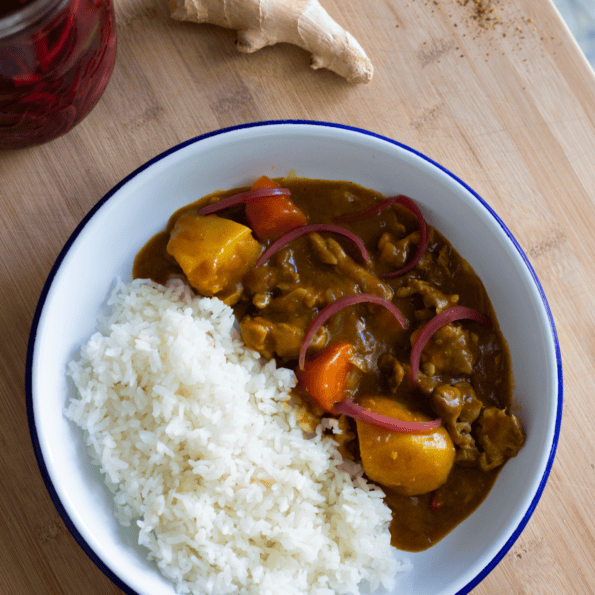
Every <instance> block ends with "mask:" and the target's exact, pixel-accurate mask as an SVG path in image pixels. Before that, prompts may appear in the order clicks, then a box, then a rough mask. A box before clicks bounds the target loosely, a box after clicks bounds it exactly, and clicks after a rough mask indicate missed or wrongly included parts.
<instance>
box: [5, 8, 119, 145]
mask: <svg viewBox="0 0 595 595" xmlns="http://www.w3.org/2000/svg"><path fill="white" fill-rule="evenodd" d="M115 57H116V27H115V21H114V9H113V5H112V0H0V149H16V148H19V147H27V146H31V145H38V144H40V143H44V142H47V141H50V140H52V139H54V138H56V137H58V136H60V135H62V134H64V133H66V132H68V131H69V130H70V129H71V128H72V127H73V126H75V125H76V124H78V123H79V122H80V121H81V120H82V119H83V118H84V117H85V116H86V115H87V114H88V113H89V112H90V111H91V110H92V109H93V107H94V106H95V104H96V103H97V101H98V100H99V98H100V97H101V94H102V93H103V90H104V89H105V87H106V85H107V83H108V81H109V78H110V76H111V73H112V70H113V67H114V61H115Z"/></svg>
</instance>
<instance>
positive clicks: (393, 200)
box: [335, 194, 430, 279]
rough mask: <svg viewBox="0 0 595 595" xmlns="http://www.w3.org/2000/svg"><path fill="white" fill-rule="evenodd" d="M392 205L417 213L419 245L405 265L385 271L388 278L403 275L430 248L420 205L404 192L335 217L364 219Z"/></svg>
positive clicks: (342, 219)
mask: <svg viewBox="0 0 595 595" xmlns="http://www.w3.org/2000/svg"><path fill="white" fill-rule="evenodd" d="M391 205H402V206H404V207H405V208H406V209H408V210H410V211H411V212H412V213H413V214H414V215H415V217H416V218H417V222H418V224H419V244H418V246H417V250H416V252H415V255H414V256H413V258H412V259H411V260H410V261H409V262H408V263H407V264H406V265H405V266H404V267H402V268H400V269H399V270H397V271H393V272H392V273H385V274H384V275H382V276H383V277H385V278H387V279H389V278H391V277H398V276H399V275H403V274H404V273H406V272H407V271H410V270H411V269H412V268H413V267H414V266H415V265H416V264H417V263H418V262H419V261H420V260H421V257H422V256H423V255H424V253H425V251H426V250H427V249H428V243H429V241H430V234H429V232H428V224H427V223H426V220H425V219H424V216H423V214H422V212H421V211H420V210H419V207H418V206H417V205H416V204H415V203H414V202H413V201H412V200H411V199H410V198H409V197H408V196H405V195H404V194H399V195H398V196H391V197H390V198H387V199H386V200H383V201H382V202H379V203H377V204H375V205H372V206H371V207H368V208H367V209H363V210H361V211H357V212H355V213H348V214H346V215H341V216H339V217H335V221H340V222H344V223H348V222H352V221H362V220H363V219H368V218H369V217H373V216H374V215H378V213H381V212H382V211H384V210H385V209H388V208H389V207H390V206H391Z"/></svg>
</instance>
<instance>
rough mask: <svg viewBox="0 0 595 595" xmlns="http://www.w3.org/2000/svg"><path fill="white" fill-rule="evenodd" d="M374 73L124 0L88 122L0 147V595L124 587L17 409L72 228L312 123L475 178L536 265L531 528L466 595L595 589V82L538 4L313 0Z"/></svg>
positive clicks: (552, 16)
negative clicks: (243, 127) (244, 139)
mask: <svg viewBox="0 0 595 595" xmlns="http://www.w3.org/2000/svg"><path fill="white" fill-rule="evenodd" d="M322 3H323V5H324V6H325V8H326V9H327V10H328V12H329V13H330V14H331V15H332V16H333V17H334V18H335V19H336V20H337V21H338V22H339V23H340V24H341V25H343V26H344V27H345V28H346V29H348V30H349V31H350V32H351V33H352V34H353V35H354V36H355V38H356V39H357V40H358V41H359V42H360V43H361V45H362V46H363V47H364V49H365V50H366V52H367V53H368V55H369V56H370V58H371V60H372V62H373V64H374V67H375V73H374V78H373V80H372V82H371V83H370V84H368V85H350V84H348V83H346V82H345V81H343V80H342V79H341V78H340V77H338V76H337V75H335V74H333V73H331V72H329V71H322V70H321V71H313V70H311V69H310V68H309V57H308V54H307V53H306V52H305V51H303V50H300V49H298V48H296V47H294V46H289V45H287V44H280V45H277V46H274V47H271V48H265V49H263V50H260V51H259V52H257V53H255V54H252V55H245V54H240V53H238V52H237V51H236V48H235V46H234V40H235V33H234V32H232V31H228V30H225V29H221V28H218V27H214V26H211V25H193V24H189V23H179V22H175V21H173V20H172V19H170V17H169V9H168V6H167V0H116V17H117V28H118V55H117V61H116V67H115V70H114V73H113V77H112V79H111V82H110V84H109V86H108V88H107V90H106V92H105V94H104V96H103V98H102V99H101V101H100V102H99V104H98V105H97V106H96V108H95V109H94V111H93V112H92V113H91V114H90V115H89V116H88V117H87V118H86V119H85V120H84V121H83V122H82V123H81V124H79V126H77V127H76V128H75V129H74V130H73V131H71V132H70V133H69V134H67V135H66V136H64V137H62V138H60V139H58V140H56V141H54V142H51V143H48V144H46V145H43V146H40V147H36V148H31V149H26V150H20V151H6V152H0V251H1V262H0V296H1V302H0V304H1V307H0V339H1V340H0V416H1V417H0V419H1V421H0V593H2V594H6V595H12V594H16V595H21V594H29V593H35V594H36V595H46V594H48V595H50V594H51V595H79V594H84V595H99V594H101V595H109V594H111V595H116V594H119V593H121V591H120V590H119V589H118V588H117V587H116V586H114V584H112V582H111V581H110V580H109V579H108V578H106V577H105V576H104V575H103V574H102V573H101V572H100V571H99V570H98V569H97V568H96V566H95V565H94V563H93V562H92V561H91V560H90V559H89V558H88V557H87V555H86V554H85V553H84V552H83V550H82V549H81V548H80V547H79V545H78V544H77V543H76V541H75V540H74V539H73V537H72V536H71V534H70V533H69V531H68V529H67V528H66V526H65V525H64V523H63V521H62V520H61V518H60V516H59V515H58V513H57V512H56V509H55V508H54V506H53V504H52V501H51V499H50V497H49V495H48V493H47V491H46V488H45V486H44V483H43V480H42V478H41V475H40V473H39V470H38V467H37V463H36V460H35V457H34V453H33V449H32V446H31V440H30V437H29V429H28V424H27V415H26V406H25V388H24V371H25V359H26V350H27V341H28V336H29V328H30V325H31V322H32V318H33V314H34V311H35V306H36V303H37V300H38V298H39V295H40V292H41V289H42V287H43V284H44V281H45V279H46V277H47V275H48V273H49V271H50V269H51V267H52V264H53V263H54V260H55V259H56V257H57V255H58V253H59V251H60V250H61V248H62V246H63V245H64V243H65V242H66V240H67V239H68V237H69V236H70V234H71V233H72V232H73V230H74V229H75V227H76V226H77V224H78V223H79V222H80V220H81V219H82V218H83V217H84V215H85V214H86V213H87V212H88V211H89V209H90V208H91V207H92V206H93V205H94V204H95V203H96V201H98V200H99V199H100V198H101V197H102V196H103V195H104V194H105V193H106V192H107V191H108V190H110V188H111V187H112V186H113V185H114V184H116V183H117V182H118V181H119V180H120V179H121V178H123V177H124V176H126V175H127V174H129V173H130V172H131V171H133V170H134V169H135V168H137V167H138V166H140V165H141V164H143V163H144V162H145V161H147V160H148V159H150V158H152V157H154V156H155V155H157V154H158V153H160V152H162V151H164V150H166V149H168V148H170V147H172V146H173V145H175V144H177V143H179V142H181V141H184V140H186V139H189V138H191V137H194V136H197V135H199V134H202V133H205V132H209V131H212V130H215V129H218V128H221V127H225V126H233V125H237V124H242V123H246V122H254V121H259V120H269V119H285V118H298V119H315V120H326V121H330V122H337V123H342V124H349V125H353V126H357V127H361V128H365V129H368V130H371V131H373V132H376V133H379V134H382V135H386V136H389V137H391V138H393V139H395V140H398V141H400V142H402V143H405V144H407V145H409V146H411V147H413V148H415V149H418V150H420V151H422V152H424V153H425V154H427V155H428V156H429V157H431V158H432V159H434V160H436V161H438V162H439V163H441V164H443V165H444V166H445V167H447V168H448V169H450V170H451V171H452V172H453V173H455V174H456V175H457V176H459V177H460V178H462V179H463V180H464V181H465V182H467V183H468V184H469V185H470V186H471V187H472V188H473V189H474V190H476V191H477V192H478V193H479V194H480V195H481V196H482V197H483V198H484V199H485V200H486V201H487V202H488V203H489V204H490V205H491V206H492V207H493V208H494V209H495V210H496V212H498V213H499V214H500V216H501V217H502V219H503V220H504V221H505V223H506V224H507V225H508V227H509V228H510V229H511V230H512V232H513V233H514V234H515V236H516V238H517V239H518V240H519V242H520V244H521V246H522V247H523V249H524V250H525V252H526V253H527V255H528V256H529V258H530V260H531V262H532V264H533V266H534V268H535V270H536V272H537V274H538V276H539V278H540V280H541V282H542V284H543V287H544V289H545V293H546V295H547V298H548V300H549V303H550V306H551V309H552V311H553V315H554V318H555V321H556V324H557V329H558V333H559V339H560V343H561V348H562V356H563V366H564V374H565V378H564V380H565V409H564V418H563V424H562V433H561V440H560V443H559V448H558V454H557V458H556V461H555V463H554V466H553V469H552V472H551V476H550V479H549V482H548V484H547V486H546V489H545V492H544V494H543V497H542V499H541V501H540V503H539V505H538V507H537V509H536V512H535V514H534V515H533V517H532V518H531V520H530V522H529V524H528V525H527V527H526V529H525V530H524V531H523V533H522V535H521V536H520V538H519V539H518V541H517V542H516V543H515V544H514V546H513V547H512V549H511V550H510V551H509V553H508V554H507V555H506V557H505V558H504V559H503V561H502V562H501V563H500V564H499V565H498V566H497V567H496V568H495V569H494V570H493V571H492V572H491V574H490V575H489V576H488V577H487V578H486V579H485V580H484V581H483V582H482V583H481V584H480V585H478V586H477V587H476V588H475V589H474V591H473V593H474V595H500V594H502V593H507V594H510V595H525V594H526V595H536V594H537V595H550V594H551V595H585V594H591V593H595V587H594V585H595V564H594V560H595V520H594V519H595V515H594V514H593V493H594V492H595V437H594V436H595V433H594V432H593V430H592V424H593V417H594V416H593V413H592V409H591V407H592V406H593V402H594V401H593V394H594V383H593V379H594V377H595V363H594V362H595V316H594V312H595V301H594V299H593V294H594V293H595V282H594V280H593V279H594V277H593V266H594V264H595V258H594V256H593V255H594V254H595V234H594V233H593V229H594V227H595V200H594V196H595V167H594V164H595V76H594V74H593V71H592V70H591V69H590V67H589V66H588V63H587V62H586V60H585V59H584V58H583V57H582V54H581V53H580V50H579V49H578V47H577V46H576V44H575V42H574V41H573V39H572V38H571V36H570V33H569V32H568V31H567V29H566V28H565V26H564V25H563V23H562V21H561V19H560V17H559V15H558V14H557V12H556V10H555V8H554V7H553V5H552V4H551V3H550V2H549V1H548V0H368V1H367V2H365V1H362V0H322Z"/></svg>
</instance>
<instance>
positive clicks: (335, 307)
mask: <svg viewBox="0 0 595 595" xmlns="http://www.w3.org/2000/svg"><path fill="white" fill-rule="evenodd" d="M364 302H368V303H371V304H376V305H378V306H383V307H384V308H386V309H387V310H389V311H390V312H392V314H393V315H394V317H395V318H396V319H397V321H398V323H399V324H400V325H401V326H402V327H403V328H407V321H406V320H405V318H404V316H403V314H401V312H400V311H399V309H398V308H397V307H396V306H395V305H394V304H393V303H392V302H389V301H388V300H387V299H384V298H381V297H379V296H377V295H372V294H370V293H358V294H355V295H347V296H345V297H342V298H339V299H338V300H337V301H336V302H333V303H332V304H329V305H328V306H325V307H324V308H323V309H322V310H321V311H320V312H319V313H318V315H317V316H316V317H315V318H314V320H312V322H311V323H310V326H309V327H308V330H307V331H306V336H305V337H304V342H303V343H302V346H301V348H300V355H299V368H300V370H303V369H304V363H305V361H306V351H307V349H308V345H310V342H311V341H312V338H313V337H314V335H315V334H316V331H317V330H318V329H319V328H320V327H321V326H322V325H323V324H324V323H325V322H326V321H327V320H328V319H329V318H330V317H331V316H332V315H333V314H336V313H337V312H339V310H342V309H343V308H347V307H348V306H353V305H355V304H361V303H364Z"/></svg>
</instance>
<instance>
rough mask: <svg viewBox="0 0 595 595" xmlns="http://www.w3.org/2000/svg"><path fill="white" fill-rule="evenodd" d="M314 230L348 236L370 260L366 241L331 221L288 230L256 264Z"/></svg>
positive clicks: (365, 259)
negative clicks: (365, 244)
mask: <svg viewBox="0 0 595 595" xmlns="http://www.w3.org/2000/svg"><path fill="white" fill-rule="evenodd" d="M314 232H328V233H336V234H339V235H342V236H344V237H346V238H347V239H349V240H351V241H352V242H353V243H354V244H355V245H356V246H357V247H358V249H359V251H360V254H361V256H362V259H363V260H364V261H365V262H366V264H367V263H369V262H370V257H369V256H368V251H367V250H366V247H365V246H364V243H363V242H362V241H361V240H360V239H359V238H358V237H357V236H356V235H355V234H354V233H353V232H351V231H349V230H348V229H345V228H344V227H339V226H338V225H331V224H329V223H311V224H309V225H302V226H300V227H296V228H295V229H292V230H290V231H288V232H287V233H285V234H283V235H282V236H281V237H280V238H279V239H277V240H275V241H274V242H273V243H272V244H271V245H270V246H269V247H268V248H267V249H266V250H265V251H264V252H263V253H262V255H261V257H260V258H259V259H258V261H257V262H256V266H257V267H259V266H260V265H261V264H263V263H264V262H266V261H267V260H268V259H269V258H270V257H271V256H272V255H273V254H275V252H278V251H279V250H281V248H283V247H285V246H286V245H287V244H289V243H290V242H292V241H293V240H295V239H296V238H299V237H300V236H303V235H306V234H308V233H314Z"/></svg>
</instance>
